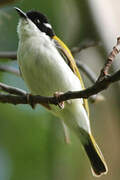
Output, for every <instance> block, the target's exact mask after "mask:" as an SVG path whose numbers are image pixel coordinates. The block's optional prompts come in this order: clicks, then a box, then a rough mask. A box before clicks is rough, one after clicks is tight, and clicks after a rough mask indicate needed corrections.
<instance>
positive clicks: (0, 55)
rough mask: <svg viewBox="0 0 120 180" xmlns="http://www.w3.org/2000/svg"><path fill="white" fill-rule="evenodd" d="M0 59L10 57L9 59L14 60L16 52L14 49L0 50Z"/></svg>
mask: <svg viewBox="0 0 120 180" xmlns="http://www.w3.org/2000/svg"><path fill="white" fill-rule="evenodd" d="M0 59H11V60H16V59H17V53H16V51H13V52H11V51H10V52H9V51H6V52H0Z"/></svg>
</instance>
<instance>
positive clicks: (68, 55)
mask: <svg viewBox="0 0 120 180" xmlns="http://www.w3.org/2000/svg"><path fill="white" fill-rule="evenodd" d="M53 39H54V42H55V44H56V47H57V49H58V51H59V52H60V54H61V55H62V56H63V58H64V60H65V61H66V63H67V64H68V65H69V67H70V68H71V70H72V71H73V72H74V73H75V75H76V76H77V77H78V78H79V80H80V82H81V85H82V88H83V89H85V87H84V83H83V80H82V78H81V75H80V72H79V70H78V68H77V65H76V63H75V60H74V57H73V56H72V54H71V52H70V50H69V49H68V47H67V46H66V45H65V44H64V43H63V42H62V41H61V40H60V39H59V38H58V37H57V36H53ZM84 107H85V109H86V111H87V113H88V115H89V107H88V101H87V99H84Z"/></svg>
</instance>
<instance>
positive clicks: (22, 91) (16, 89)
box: [0, 83, 27, 96]
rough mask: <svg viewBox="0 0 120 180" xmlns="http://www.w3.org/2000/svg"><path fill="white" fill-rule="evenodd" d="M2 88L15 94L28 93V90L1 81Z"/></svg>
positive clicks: (23, 94) (24, 94) (0, 86)
mask: <svg viewBox="0 0 120 180" xmlns="http://www.w3.org/2000/svg"><path fill="white" fill-rule="evenodd" d="M0 89H1V90H3V91H5V92H8V93H10V94H14V95H22V96H26V95H27V93H26V91H24V90H22V89H19V88H15V87H11V86H8V85H6V84H4V83H0Z"/></svg>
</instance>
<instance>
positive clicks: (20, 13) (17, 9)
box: [14, 7, 27, 19]
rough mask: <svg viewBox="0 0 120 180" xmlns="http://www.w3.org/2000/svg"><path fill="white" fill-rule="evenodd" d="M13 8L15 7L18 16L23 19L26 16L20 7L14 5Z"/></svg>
mask: <svg viewBox="0 0 120 180" xmlns="http://www.w3.org/2000/svg"><path fill="white" fill-rule="evenodd" d="M14 8H15V9H16V11H17V13H18V14H19V16H20V17H21V18H24V19H26V18H27V15H26V13H24V12H23V11H22V10H21V9H19V8H17V7H14Z"/></svg>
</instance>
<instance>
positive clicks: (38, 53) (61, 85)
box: [18, 46, 89, 131]
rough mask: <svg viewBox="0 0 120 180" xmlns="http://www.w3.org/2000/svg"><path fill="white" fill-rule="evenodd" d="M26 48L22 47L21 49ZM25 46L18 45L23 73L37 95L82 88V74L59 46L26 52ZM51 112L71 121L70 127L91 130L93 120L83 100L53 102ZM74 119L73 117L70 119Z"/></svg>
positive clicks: (30, 87) (33, 92) (48, 94)
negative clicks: (59, 105) (69, 102)
mask: <svg viewBox="0 0 120 180" xmlns="http://www.w3.org/2000/svg"><path fill="white" fill-rule="evenodd" d="M21 48H22V49H21ZM24 49H26V48H24V47H23V46H21V47H20V46H19V49H18V62H19V66H20V70H21V73H22V77H23V79H24V81H25V82H26V84H27V86H28V88H29V90H30V91H31V93H32V94H34V95H43V96H53V94H54V93H55V92H67V91H77V90H81V89H82V87H81V83H80V80H79V79H78V77H77V76H76V75H75V74H74V73H73V72H72V70H71V69H70V68H69V66H68V65H67V64H66V62H65V61H64V59H63V58H62V57H61V55H60V54H59V53H58V51H57V50H55V49H53V51H52V50H51V51H49V52H48V53H47V52H45V51H44V50H43V51H42V50H41V49H39V50H38V49H37V48H35V49H34V48H31V49H28V51H27V52H24ZM50 107H51V110H52V111H51V112H52V113H53V114H55V115H56V116H58V117H59V118H61V119H63V120H64V121H66V123H68V126H69V127H71V128H72V127H75V128H76V127H77V124H78V123H79V126H80V127H83V128H84V129H86V130H88V131H89V120H88V117H87V114H86V111H85V109H84V107H83V100H82V99H77V100H72V101H71V104H68V103H65V108H64V109H63V110H60V109H59V107H57V106H54V105H51V106H50ZM71 118H72V119H73V120H72V121H70V119H71Z"/></svg>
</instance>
